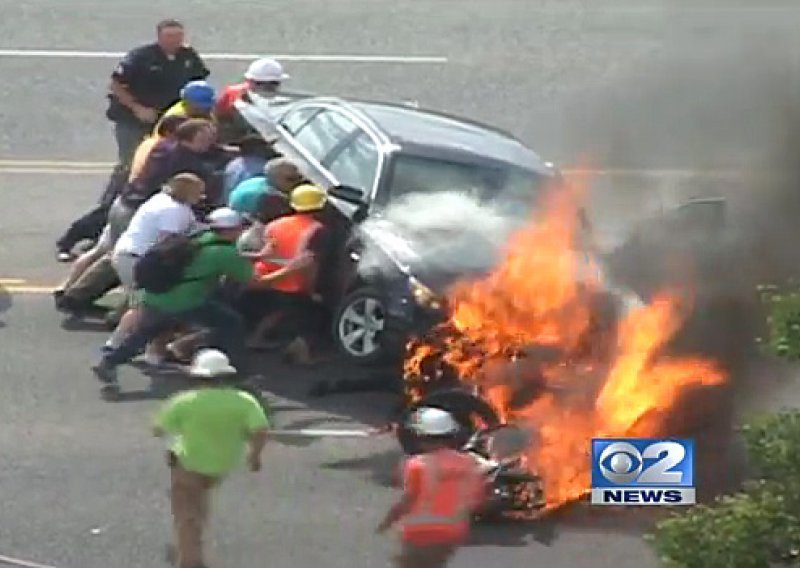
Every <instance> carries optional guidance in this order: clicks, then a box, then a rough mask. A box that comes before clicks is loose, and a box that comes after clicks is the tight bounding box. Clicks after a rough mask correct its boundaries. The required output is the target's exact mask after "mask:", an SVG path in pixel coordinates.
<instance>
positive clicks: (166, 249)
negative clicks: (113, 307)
mask: <svg viewBox="0 0 800 568" xmlns="http://www.w3.org/2000/svg"><path fill="white" fill-rule="evenodd" d="M206 244H229V243H227V242H226V241H221V240H219V241H212V242H211V243H206ZM201 248H203V245H201V244H200V242H199V241H198V240H197V239H196V238H194V237H190V236H187V235H180V234H176V235H169V236H168V237H166V238H165V239H163V240H161V241H159V242H158V243H156V244H155V245H153V246H152V247H151V248H150V250H148V251H147V253H145V255H144V256H143V257H142V258H140V259H139V261H138V262H137V263H136V265H135V266H134V269H133V276H134V279H135V281H136V286H137V287H138V288H141V289H142V290H145V291H147V292H152V293H154V294H164V293H166V292H169V291H170V290H172V289H173V288H175V287H176V286H178V285H179V284H182V283H184V282H189V281H192V280H200V279H201V278H185V277H184V273H185V272H186V268H187V267H188V266H189V264H190V263H191V262H192V260H194V257H195V255H197V253H198V252H199V251H200V249H201Z"/></svg>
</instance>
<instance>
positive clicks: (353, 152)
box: [325, 131, 380, 194]
mask: <svg viewBox="0 0 800 568" xmlns="http://www.w3.org/2000/svg"><path fill="white" fill-rule="evenodd" d="M379 163H380V154H379V152H378V148H377V147H376V146H375V143H374V142H373V141H372V139H371V138H370V137H369V136H368V135H367V134H366V132H364V131H362V132H361V133H360V134H359V135H358V136H356V137H355V138H353V139H352V140H351V141H350V142H349V143H348V144H347V145H346V146H345V147H344V148H342V149H341V151H340V152H338V153H337V154H336V155H335V156H334V157H333V159H331V160H330V162H329V163H326V164H325V167H326V168H327V169H328V171H329V172H330V173H332V174H333V176H334V177H335V178H336V180H337V181H338V182H339V183H340V184H341V185H349V186H351V187H355V188H358V189H361V190H363V191H364V193H365V194H369V192H370V191H371V190H372V185H373V184H374V183H375V177H376V176H377V175H378V165H379Z"/></svg>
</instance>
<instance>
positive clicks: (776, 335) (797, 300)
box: [758, 284, 800, 361]
mask: <svg viewBox="0 0 800 568" xmlns="http://www.w3.org/2000/svg"><path fill="white" fill-rule="evenodd" d="M758 290H759V293H760V295H761V302H762V303H763V304H764V306H765V308H766V310H767V332H768V338H767V340H766V341H761V343H762V348H763V350H764V351H765V353H767V354H769V355H775V356H777V357H781V358H784V359H788V360H792V361H796V360H798V359H800V289H798V288H797V287H796V285H794V284H791V285H789V286H788V287H787V288H786V289H785V290H781V289H779V288H778V287H776V286H759V288H758Z"/></svg>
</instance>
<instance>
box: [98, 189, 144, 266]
mask: <svg viewBox="0 0 800 568" xmlns="http://www.w3.org/2000/svg"><path fill="white" fill-rule="evenodd" d="M134 213H136V210H135V209H132V208H131V207H128V206H127V205H124V204H123V203H122V201H121V200H120V198H119V197H118V198H117V199H116V200H115V201H114V203H113V204H112V205H111V209H109V210H108V222H107V223H106V226H105V227H103V232H102V233H101V234H100V238H99V239H98V240H97V245H95V246H96V248H97V249H99V250H100V252H102V254H106V253H110V252H112V251H113V250H114V245H116V244H117V241H118V240H119V238H120V237H121V236H122V233H124V232H125V229H127V228H128V225H129V224H130V222H131V219H133V214H134Z"/></svg>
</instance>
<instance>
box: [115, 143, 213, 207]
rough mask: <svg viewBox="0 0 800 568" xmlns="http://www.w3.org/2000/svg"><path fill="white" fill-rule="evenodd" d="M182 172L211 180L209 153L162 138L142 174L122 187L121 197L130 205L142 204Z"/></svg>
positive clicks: (211, 170) (206, 180)
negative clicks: (202, 152)
mask: <svg viewBox="0 0 800 568" xmlns="http://www.w3.org/2000/svg"><path fill="white" fill-rule="evenodd" d="M179 173H192V174H195V175H196V176H198V177H200V178H201V179H202V180H203V181H205V182H206V183H209V181H211V179H212V174H213V167H212V166H211V165H210V164H209V163H208V155H206V154H199V153H197V152H195V151H193V150H191V149H189V148H187V147H186V146H184V145H182V144H178V143H177V142H174V141H172V140H162V141H160V142H159V143H157V144H156V145H155V146H154V147H153V149H152V150H151V151H150V154H149V155H148V156H147V160H146V161H145V163H144V167H143V168H142V173H141V174H140V175H139V177H137V178H136V179H134V180H132V181H131V182H130V183H129V184H128V185H127V186H126V187H125V189H123V190H122V201H123V202H124V203H125V205H128V206H129V207H139V205H141V204H142V203H144V202H145V201H147V200H148V199H150V198H151V197H152V196H153V195H155V194H156V193H158V192H159V191H161V188H162V187H163V185H164V184H165V183H166V182H167V181H168V180H169V179H170V178H171V177H173V176H174V175H176V174H179Z"/></svg>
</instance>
